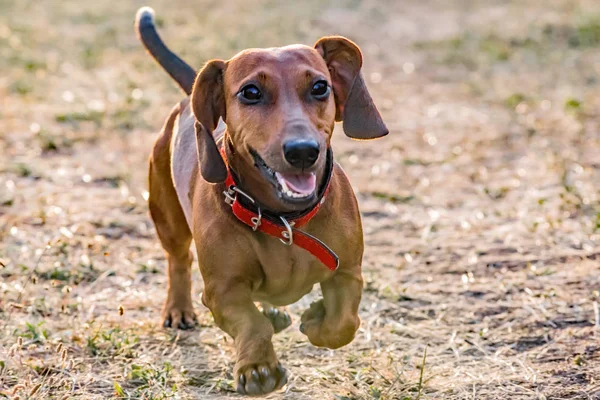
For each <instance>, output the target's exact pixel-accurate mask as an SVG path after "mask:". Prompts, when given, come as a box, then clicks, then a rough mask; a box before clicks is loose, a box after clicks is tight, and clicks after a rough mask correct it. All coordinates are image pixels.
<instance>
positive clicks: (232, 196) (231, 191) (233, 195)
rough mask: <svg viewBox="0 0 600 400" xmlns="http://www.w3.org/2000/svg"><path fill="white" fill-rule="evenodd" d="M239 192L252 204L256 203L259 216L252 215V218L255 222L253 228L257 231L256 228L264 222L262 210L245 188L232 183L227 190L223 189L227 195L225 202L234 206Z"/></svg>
mask: <svg viewBox="0 0 600 400" xmlns="http://www.w3.org/2000/svg"><path fill="white" fill-rule="evenodd" d="M238 194H241V195H242V196H244V197H245V198H246V199H248V200H249V201H250V202H251V203H252V204H254V205H256V209H257V210H258V216H257V217H252V219H251V221H252V224H253V225H252V226H251V228H252V230H253V231H255V232H256V230H257V229H258V227H259V226H260V224H261V223H262V210H261V209H260V207H259V206H258V205H257V204H256V201H254V199H253V198H252V197H251V196H250V195H249V194H248V193H246V192H244V191H243V190H241V189H240V188H238V187H237V186H235V185H231V186H229V187H228V188H227V190H224V191H223V195H224V196H225V203H227V204H228V205H229V206H230V207H233V204H234V203H235V201H236V200H237V195H238Z"/></svg>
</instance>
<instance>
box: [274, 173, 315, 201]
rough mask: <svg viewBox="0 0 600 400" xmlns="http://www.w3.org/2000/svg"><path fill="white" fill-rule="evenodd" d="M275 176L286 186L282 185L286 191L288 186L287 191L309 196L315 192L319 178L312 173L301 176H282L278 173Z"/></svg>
mask: <svg viewBox="0 0 600 400" xmlns="http://www.w3.org/2000/svg"><path fill="white" fill-rule="evenodd" d="M275 174H276V175H277V178H278V179H279V181H280V182H281V183H285V185H282V186H284V189H285V186H287V189H289V190H291V191H292V192H295V193H298V194H302V195H307V196H308V195H310V194H311V193H313V192H314V191H315V188H316V186H317V177H316V175H315V174H314V173H312V172H304V173H301V174H282V173H279V172H276V173H275Z"/></svg>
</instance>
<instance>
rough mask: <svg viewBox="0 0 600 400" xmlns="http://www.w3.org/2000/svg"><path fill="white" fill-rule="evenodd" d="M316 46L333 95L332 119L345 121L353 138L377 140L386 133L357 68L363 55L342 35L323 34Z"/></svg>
mask: <svg viewBox="0 0 600 400" xmlns="http://www.w3.org/2000/svg"><path fill="white" fill-rule="evenodd" d="M315 49H316V50H317V51H318V52H319V53H320V54H321V56H322V57H323V58H324V59H325V62H326V63H327V67H328V68H329V73H330V74H331V80H332V84H333V95H334V97H335V107H336V112H335V120H336V121H344V133H346V135H347V136H349V137H351V138H353V139H376V138H379V137H382V136H385V135H387V134H388V133H389V131H388V129H387V127H386V126H385V124H384V123H383V120H382V119H381V115H380V114H379V111H377V108H376V107H375V103H373V99H372V98H371V95H370V94H369V91H368V90H367V86H366V85H365V81H364V80H363V77H362V74H361V72H360V69H361V67H362V54H361V52H360V49H359V48H358V46H357V45H356V44H354V43H353V42H352V41H350V40H348V39H346V38H344V37H342V36H326V37H323V38H321V39H319V41H317V43H315Z"/></svg>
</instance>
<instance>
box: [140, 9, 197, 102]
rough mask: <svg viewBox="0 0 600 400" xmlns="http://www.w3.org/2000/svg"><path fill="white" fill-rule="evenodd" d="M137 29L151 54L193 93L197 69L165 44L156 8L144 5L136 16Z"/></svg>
mask: <svg viewBox="0 0 600 400" xmlns="http://www.w3.org/2000/svg"><path fill="white" fill-rule="evenodd" d="M135 30H136V32H137V34H138V37H139V38H140V40H141V41H142V43H143V44H144V47H145V48H146V49H147V50H148V52H149V53H150V55H152V57H153V58H154V59H155V60H156V61H157V62H158V63H159V64H160V65H161V67H163V68H164V69H165V71H167V73H168V74H169V75H171V78H173V79H175V82H177V84H178V85H179V86H181V88H182V89H183V91H184V92H185V93H187V94H188V95H189V94H191V93H192V87H193V85H194V78H196V71H194V69H193V68H192V67H190V66H189V65H188V63H186V62H185V61H183V60H182V59H181V58H179V57H177V55H175V54H174V53H173V52H172V51H171V50H169V49H168V48H167V46H165V44H164V42H163V41H162V39H161V38H160V36H159V35H158V33H157V32H156V27H155V25H154V10H153V9H152V8H150V7H142V8H140V9H139V10H138V12H137V15H136V16H135Z"/></svg>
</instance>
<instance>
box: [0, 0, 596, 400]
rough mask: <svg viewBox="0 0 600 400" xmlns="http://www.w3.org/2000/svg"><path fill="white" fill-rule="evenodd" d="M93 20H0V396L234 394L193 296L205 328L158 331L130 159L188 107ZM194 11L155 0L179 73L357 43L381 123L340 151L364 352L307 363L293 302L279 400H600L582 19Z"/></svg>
mask: <svg viewBox="0 0 600 400" xmlns="http://www.w3.org/2000/svg"><path fill="white" fill-rule="evenodd" d="M98 3H99V4H97V5H91V3H90V4H87V5H84V4H83V3H81V2H78V1H74V0H64V1H60V2H59V1H52V2H33V1H29V0H25V1H21V0H4V1H2V2H0V70H1V71H2V74H0V98H1V99H2V107H1V108H0V262H1V264H0V398H2V397H8V398H13V395H15V394H18V395H19V396H20V398H27V395H28V394H30V393H32V392H35V393H34V394H33V395H32V396H31V397H36V396H37V397H38V398H61V397H63V396H65V397H64V398H81V399H96V398H97V399H103V398H108V397H111V396H117V397H118V393H119V390H120V391H122V396H121V397H130V398H153V399H164V398H182V399H183V398H184V399H187V398H203V399H205V398H215V399H220V398H229V397H232V398H233V397H237V395H235V393H233V387H232V377H231V371H232V360H233V352H232V346H231V340H230V339H229V338H227V337H226V336H224V334H223V333H222V332H221V331H220V330H219V329H218V328H217V327H216V326H215V325H214V322H213V320H212V317H211V316H210V314H209V313H208V311H207V310H206V309H205V308H204V307H203V306H202V305H201V304H200V301H199V296H196V300H197V304H196V307H197V310H198V311H199V316H200V320H201V328H200V329H199V330H196V331H195V332H193V333H178V332H171V331H165V330H163V329H161V328H160V327H159V316H158V312H159V310H160V307H161V303H162V301H163V300H164V295H165V290H164V287H165V276H164V268H165V259H164V256H163V253H162V251H161V249H160V246H159V243H158V240H157V239H156V237H155V233H154V228H153V226H152V224H151V222H150V220H149V218H148V215H147V207H146V202H145V198H146V197H147V192H146V160H147V156H148V154H149V149H150V147H151V145H152V142H153V139H154V137H155V135H156V132H157V131H158V129H159V127H160V125H161V124H162V123H163V119H164V117H165V116H166V115H167V113H168V111H169V110H170V108H171V106H172V105H173V104H174V103H175V102H176V101H178V100H179V99H180V98H181V94H180V92H179V91H178V89H177V88H176V87H175V85H174V84H173V83H172V82H171V81H170V80H169V79H168V77H167V76H166V75H165V74H164V73H163V72H162V71H161V70H160V69H159V68H158V67H157V66H156V65H154V64H153V62H152V61H151V60H150V58H149V57H148V56H147V55H146V54H145V53H144V52H143V51H142V49H141V46H140V45H139V43H138V42H137V39H136V38H135V36H134V34H133V29H132V19H133V15H134V14H135V11H136V9H137V7H139V6H141V5H143V4H142V3H139V2H137V1H136V2H124V1H122V2H98ZM130 3H133V4H130ZM191 3H192V2H186V1H183V0H171V1H165V0H156V1H153V2H151V4H150V5H152V6H153V7H154V8H155V9H156V10H157V13H158V16H159V17H160V19H159V22H160V23H161V25H162V28H161V29H162V32H163V34H164V36H165V38H166V40H167V42H168V43H170V44H171V45H172V47H173V48H174V49H176V50H177V51H178V52H180V53H181V54H183V55H184V57H185V58H186V59H187V60H189V61H190V62H192V63H193V64H194V65H195V66H200V65H201V64H202V62H204V61H205V60H207V59H208V58H216V57H221V58H228V57H230V56H231V55H233V54H234V53H235V52H237V51H239V50H240V49H243V48H247V47H269V46H276V45H284V44H288V43H295V42H302V43H307V44H309V43H312V42H314V41H315V40H316V39H317V38H319V37H320V36H322V35H325V34H332V33H337V34H342V35H347V36H349V37H350V38H352V39H354V40H355V41H356V42H357V43H358V44H359V45H360V46H361V47H362V49H363V51H364V54H365V60H366V64H365V76H366V77H367V80H368V84H369V87H370V88H371V91H372V93H373V95H374V97H375V98H376V102H377V104H378V105H380V109H381V111H382V114H383V116H384V118H385V119H386V121H387V122H388V125H389V127H390V128H391V130H392V133H391V135H390V136H389V137H388V138H386V139H385V140H381V141H376V142H372V143H371V142H370V143H366V144H365V143H358V142H352V141H350V140H348V139H346V138H345V137H344V136H343V134H341V132H338V134H337V135H336V137H335V141H334V142H335V143H334V150H335V154H336V157H337V159H338V160H339V161H340V162H341V163H342V165H343V166H344V168H345V170H346V172H347V174H348V175H349V176H350V179H351V181H352V182H353V184H354V187H355V190H356V192H357V195H358V198H359V201H360V203H361V210H362V213H363V223H364V229H365V234H366V236H365V239H366V244H367V248H366V254H365V262H364V276H365V278H366V282H367V284H366V287H365V296H364V301H363V303H362V306H361V317H362V320H363V324H362V326H361V329H360V332H359V334H358V337H357V338H356V340H355V341H354V342H353V343H352V344H351V345H349V346H347V347H345V348H344V349H342V350H338V351H328V350H321V349H316V348H314V347H312V346H311V345H310V344H309V343H308V341H307V340H306V339H305V337H304V336H303V335H302V334H301V333H300V332H299V331H298V320H299V315H300V313H301V312H302V311H303V310H304V309H305V308H306V307H307V306H308V304H310V302H311V301H312V300H313V299H315V298H316V297H318V295H319V294H318V292H317V291H315V293H312V294H311V295H310V296H308V297H307V298H305V299H303V300H302V301H300V302H299V303H298V304H295V305H293V306H291V307H290V309H291V311H292V315H293V317H294V324H293V325H292V327H291V328H290V329H288V330H287V331H285V332H283V333H282V334H280V335H278V336H277V337H276V339H275V347H276V350H277V351H278V353H279V354H280V356H281V360H282V362H283V363H284V364H285V365H286V366H287V367H288V369H289V370H290V372H291V374H292V375H291V379H290V383H289V385H288V386H287V387H286V390H285V392H284V393H283V394H281V393H279V394H274V395H272V396H271V398H286V399H316V398H319V399H322V398H327V399H425V398H430V399H506V398H511V399H600V378H599V377H600V336H599V334H600V330H599V329H600V327H599V324H600V315H599V313H600V311H599V310H598V304H599V302H600V129H599V128H600V127H599V123H600V96H599V93H600V4H599V3H598V2H597V1H572V0H561V1H558V0H549V1H545V2H540V1H533V0H531V1H530V0H526V1H519V2H501V1H494V0H487V1H477V0H470V1H469V0H463V1H459V0H451V1H434V0H422V1H412V0H411V1H402V2H400V1H394V0H381V1H374V0H371V1H369V0H340V1H328V2H319V1H317V0H308V1H306V2H303V3H302V5H292V3H291V2H274V1H268V0H259V1H254V2H251V3H247V2H244V1H241V0H238V1H236V0H227V1H221V2H217V1H210V0H200V1H195V2H193V6H192V5H191ZM224 27H227V28H224ZM201 290H202V282H201V279H200V277H199V274H198V273H197V272H196V275H195V287H194V291H195V293H196V294H199V293H200V292H201ZM120 307H122V314H123V315H120V314H121V312H120ZM19 338H21V339H19ZM59 346H60V349H59V348H58V347H59ZM425 351H426V353H427V356H426V359H425V361H424V354H425ZM423 366H424V368H423ZM115 383H116V384H117V386H115ZM38 385H41V386H39V387H38ZM115 387H117V389H115ZM36 388H37V389H36Z"/></svg>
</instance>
